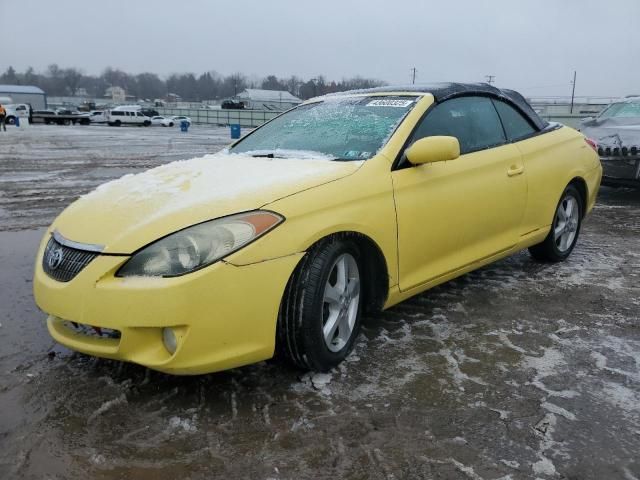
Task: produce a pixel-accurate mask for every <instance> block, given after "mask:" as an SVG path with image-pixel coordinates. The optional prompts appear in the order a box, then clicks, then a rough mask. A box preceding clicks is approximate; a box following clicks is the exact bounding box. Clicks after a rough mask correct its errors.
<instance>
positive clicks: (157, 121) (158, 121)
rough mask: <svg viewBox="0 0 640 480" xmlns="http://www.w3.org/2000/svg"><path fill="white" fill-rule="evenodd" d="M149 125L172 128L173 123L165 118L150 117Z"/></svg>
mask: <svg viewBox="0 0 640 480" xmlns="http://www.w3.org/2000/svg"><path fill="white" fill-rule="evenodd" d="M151 125H160V126H162V127H173V126H174V125H175V123H174V121H173V120H172V119H171V118H166V117H162V116H160V115H158V116H155V117H151Z"/></svg>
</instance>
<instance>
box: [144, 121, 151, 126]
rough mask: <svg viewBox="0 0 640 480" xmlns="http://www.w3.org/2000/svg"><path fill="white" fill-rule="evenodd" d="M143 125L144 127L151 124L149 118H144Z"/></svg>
mask: <svg viewBox="0 0 640 480" xmlns="http://www.w3.org/2000/svg"><path fill="white" fill-rule="evenodd" d="M143 125H144V126H145V127H150V126H151V122H150V121H149V120H145V121H144V124H143Z"/></svg>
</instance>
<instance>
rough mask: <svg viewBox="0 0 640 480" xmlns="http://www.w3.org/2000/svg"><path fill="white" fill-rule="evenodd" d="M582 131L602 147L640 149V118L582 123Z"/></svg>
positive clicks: (597, 119) (620, 118) (616, 118)
mask: <svg viewBox="0 0 640 480" xmlns="http://www.w3.org/2000/svg"><path fill="white" fill-rule="evenodd" d="M580 131H581V132H582V133H583V134H584V135H586V136H587V137H589V138H591V139H593V140H595V141H596V142H597V143H598V146H602V147H629V148H630V147H634V146H635V147H640V118H637V117H614V118H603V119H599V118H595V119H591V120H586V121H584V122H582V125H581V127H580Z"/></svg>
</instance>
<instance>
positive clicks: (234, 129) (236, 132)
mask: <svg viewBox="0 0 640 480" xmlns="http://www.w3.org/2000/svg"><path fill="white" fill-rule="evenodd" d="M230 127H231V138H233V139H234V140H235V139H236V138H240V125H239V124H237V123H234V124H232V125H230Z"/></svg>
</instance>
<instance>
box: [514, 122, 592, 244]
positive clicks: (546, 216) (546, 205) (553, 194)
mask: <svg viewBox="0 0 640 480" xmlns="http://www.w3.org/2000/svg"><path fill="white" fill-rule="evenodd" d="M516 146H517V147H518V148H519V149H520V152H521V153H522V159H523V162H524V166H525V172H526V175H527V208H526V212H525V216H524V218H523V222H522V230H521V233H522V235H527V234H530V233H532V232H534V231H536V230H539V229H545V232H546V230H548V227H549V226H550V225H551V222H552V220H553V215H554V212H555V208H556V206H557V204H558V201H559V200H560V196H561V195H562V192H563V191H564V189H565V188H566V186H567V185H568V184H569V182H571V180H573V179H574V178H576V177H577V178H581V179H583V180H585V182H586V184H587V197H588V198H587V209H588V210H590V209H591V208H592V207H593V203H594V202H595V196H596V194H597V192H598V188H599V186H600V172H601V169H602V168H601V166H600V160H599V158H598V155H597V154H596V153H595V152H594V151H593V149H592V148H591V147H589V146H588V145H587V143H586V142H585V141H584V136H583V135H582V134H580V133H579V132H577V131H575V130H574V129H572V128H569V127H565V126H563V127H560V128H558V129H557V130H553V131H550V132H547V133H543V134H541V135H538V136H535V137H532V138H529V139H526V140H523V141H520V142H517V143H516Z"/></svg>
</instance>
